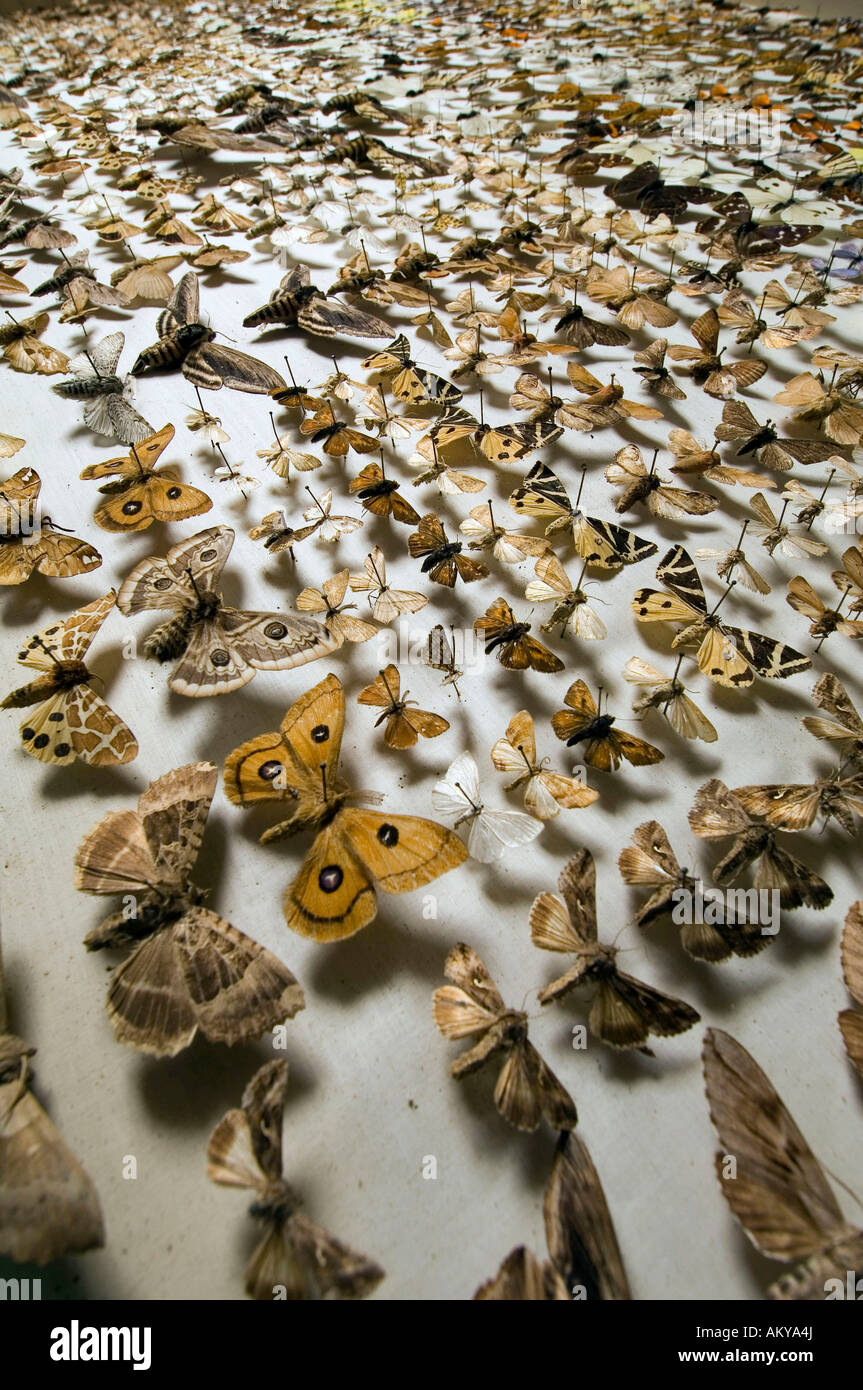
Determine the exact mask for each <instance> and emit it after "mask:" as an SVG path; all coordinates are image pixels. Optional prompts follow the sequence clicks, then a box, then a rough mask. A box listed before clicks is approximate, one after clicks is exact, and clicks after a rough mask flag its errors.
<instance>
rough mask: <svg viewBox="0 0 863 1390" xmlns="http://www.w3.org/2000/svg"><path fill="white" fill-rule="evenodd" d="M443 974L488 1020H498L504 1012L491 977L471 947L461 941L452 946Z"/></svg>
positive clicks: (501, 1001)
mask: <svg viewBox="0 0 863 1390" xmlns="http://www.w3.org/2000/svg"><path fill="white" fill-rule="evenodd" d="M444 974H445V976H446V978H447V979H448V980H449V981H450V982H451V983H452V984H453V985H455V986H456V987H457V988H458V989H460V990H462V991H463V992H464V993H465V994H466V995H467V996H468V997H469V998H470V999H472V1000H473V1001H474V1003H475V1004H476V1005H477V1006H478V1007H479V1008H480V1009H482V1010H483V1011H484V1012H485V1013H486V1014H487V1015H488V1016H489V1017H490V1018H492V1019H496V1018H499V1017H500V1015H501V1014H503V1013H505V1012H506V1005H505V1004H504V1002H503V999H502V998H501V996H500V994H499V993H498V991H497V988H496V986H495V983H494V981H493V980H492V978H491V975H490V974H489V972H488V970H487V969H486V966H485V965H484V964H483V962H482V961H481V960H480V958H479V956H478V955H477V953H476V951H475V950H474V949H473V947H472V946H467V945H465V943H464V942H463V941H460V942H459V943H458V944H457V945H456V946H453V948H452V950H451V951H450V953H449V955H448V956H447V958H446V962H445V964H444Z"/></svg>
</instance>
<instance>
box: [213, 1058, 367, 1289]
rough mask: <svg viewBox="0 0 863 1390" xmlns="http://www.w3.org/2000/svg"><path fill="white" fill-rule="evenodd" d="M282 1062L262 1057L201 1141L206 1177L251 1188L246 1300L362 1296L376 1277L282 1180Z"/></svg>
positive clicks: (284, 1069)
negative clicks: (253, 1242)
mask: <svg viewBox="0 0 863 1390" xmlns="http://www.w3.org/2000/svg"><path fill="white" fill-rule="evenodd" d="M287 1087H288V1064H287V1062H286V1061H284V1060H281V1061H277V1062H267V1063H266V1064H265V1065H264V1066H263V1067H261V1069H260V1071H257V1072H256V1073H255V1075H254V1076H253V1077H252V1079H251V1081H250V1082H249V1084H248V1085H247V1087H246V1089H245V1091H244V1092H243V1100H242V1106H241V1108H240V1109H236V1110H229V1111H228V1113H227V1115H225V1116H224V1118H223V1119H221V1120H220V1121H219V1123H218V1124H217V1125H216V1128H215V1129H214V1130H213V1133H212V1134H211V1135H210V1142H209V1145H208V1146H207V1177H208V1178H210V1179H211V1181H212V1182H215V1183H218V1184H219V1185H220V1186H222V1187H239V1188H243V1189H246V1190H248V1191H251V1192H253V1193H254V1198H255V1200H254V1202H253V1203H252V1206H251V1207H250V1208H249V1215H250V1216H252V1217H253V1218H254V1220H255V1221H259V1222H261V1223H262V1225H263V1227H264V1236H263V1239H262V1240H261V1242H260V1244H259V1245H258V1246H257V1248H256V1249H255V1250H254V1252H253V1254H252V1256H251V1259H250V1260H249V1263H248V1264H247V1266H246V1276H245V1278H246V1293H247V1294H248V1295H249V1297H250V1298H255V1299H261V1300H267V1299H290V1300H292V1301H294V1300H303V1299H317V1298H324V1297H326V1295H327V1294H330V1293H331V1294H334V1295H335V1296H336V1297H337V1298H364V1297H365V1296H366V1295H367V1294H370V1293H371V1292H372V1291H373V1290H374V1289H375V1288H376V1287H377V1285H378V1284H379V1283H380V1281H381V1280H382V1279H383V1277H384V1271H383V1270H382V1269H381V1268H380V1266H379V1265H376V1264H375V1263H374V1261H373V1260H370V1259H368V1258H367V1257H366V1256H365V1255H360V1254H359V1253H358V1252H357V1251H356V1250H352V1249H351V1248H350V1246H348V1245H344V1244H343V1243H342V1241H340V1240H336V1238H335V1236H331V1235H330V1234H329V1232H328V1231H325V1230H324V1229H323V1227H321V1226H316V1225H315V1224H314V1222H312V1221H310V1220H309V1218H308V1217H307V1216H305V1215H304V1214H303V1213H302V1211H301V1210H300V1198H299V1197H298V1196H297V1194H296V1192H295V1191H294V1190H293V1188H292V1187H291V1186H290V1185H289V1183H288V1182H287V1180H286V1179H285V1177H284V1171H283V1166H282V1112H283V1109H284V1103H285V1092H286V1091H287Z"/></svg>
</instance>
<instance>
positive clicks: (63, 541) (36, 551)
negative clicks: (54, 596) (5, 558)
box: [25, 529, 102, 579]
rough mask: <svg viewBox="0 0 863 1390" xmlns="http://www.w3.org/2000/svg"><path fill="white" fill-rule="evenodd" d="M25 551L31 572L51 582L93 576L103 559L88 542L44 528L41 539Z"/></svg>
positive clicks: (38, 538)
mask: <svg viewBox="0 0 863 1390" xmlns="http://www.w3.org/2000/svg"><path fill="white" fill-rule="evenodd" d="M25 550H26V552H27V565H28V571H27V572H28V573H29V572H30V570H31V569H36V570H38V571H39V573H40V574H46V575H48V576H49V577H50V578H51V579H68V578H69V577H70V576H71V575H73V574H89V573H90V571H91V570H94V569H98V568H99V566H100V565H101V563H102V556H101V555H100V554H99V552H98V550H97V549H96V548H95V546H92V545H90V543H89V542H88V541H82V540H79V539H78V537H77V536H63V535H61V534H60V533H59V532H57V531H51V530H50V529H43V531H42V533H41V535H40V536H38V537H37V538H36V539H35V540H33V541H32V542H31V543H30V544H29V545H27V546H25Z"/></svg>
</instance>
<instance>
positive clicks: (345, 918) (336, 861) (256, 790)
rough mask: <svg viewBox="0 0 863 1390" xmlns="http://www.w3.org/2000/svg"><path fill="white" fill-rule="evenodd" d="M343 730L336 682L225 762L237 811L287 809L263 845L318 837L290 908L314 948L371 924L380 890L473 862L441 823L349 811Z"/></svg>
mask: <svg viewBox="0 0 863 1390" xmlns="http://www.w3.org/2000/svg"><path fill="white" fill-rule="evenodd" d="M344 723H345V695H344V690H343V688H342V684H341V681H340V680H339V679H338V678H337V677H336V676H333V675H329V676H327V677H325V679H324V680H322V681H321V682H320V683H319V684H318V685H316V686H314V687H313V688H312V689H311V690H309V691H307V692H306V694H305V695H303V696H301V697H300V699H298V700H297V701H295V703H294V704H293V705H292V706H291V708H290V709H289V710H288V712H287V714H286V715H285V717H284V719H283V720H282V723H281V727H280V729H279V730H278V731H277V732H274V733H269V734H261V735H260V736H259V737H258V738H254V739H250V740H249V741H248V742H246V743H244V744H241V745H240V747H239V748H235V749H234V751H233V753H231V754H230V755H229V757H228V759H227V761H226V763H225V792H226V795H227V797H228V800H229V801H230V802H232V804H233V805H235V806H242V807H249V806H254V805H257V804H259V803H260V802H275V803H277V804H282V805H283V806H286V807H287V810H288V815H287V818H286V819H285V820H283V821H281V822H280V823H279V824H277V825H274V826H272V827H271V828H270V829H269V830H266V831H265V832H264V834H263V835H262V836H261V843H262V844H269V843H271V842H272V841H274V840H277V839H282V838H284V837H286V836H292V835H295V834H297V833H298V832H299V831H301V830H307V829H314V830H315V831H316V832H317V833H316V835H315V839H314V842H313V844H312V846H311V848H310V849H309V850H308V852H307V853H306V856H305V859H304V861H303V865H302V868H301V869H300V872H299V873H298V874H297V876H296V878H295V879H294V881H293V882H292V883H291V884H290V885H289V887H288V888H287V890H286V892H285V895H284V900H283V906H284V913H285V920H286V922H287V924H288V926H289V927H290V928H291V930H292V931H295V932H298V933H299V934H300V935H301V936H308V937H312V938H313V939H314V940H316V941H340V940H342V939H343V938H345V937H348V936H353V934H354V933H355V932H357V931H359V930H360V929H361V928H362V927H365V926H367V925H368V923H369V922H371V921H373V920H374V918H375V916H376V914H377V894H376V889H377V888H380V889H381V890H382V891H383V892H385V893H406V892H410V891H411V890H413V889H415V888H420V887H422V886H423V885H424V884H426V883H431V881H432V880H433V879H436V878H438V877H439V876H440V875H441V874H443V873H446V872H447V871H448V870H450V869H454V868H456V867H457V866H458V865H459V864H461V863H463V862H464V860H465V859H466V858H467V850H466V849H465V846H464V845H463V844H462V842H461V840H460V839H459V838H458V836H457V835H454V834H453V833H452V831H450V830H447V829H445V827H444V826H442V825H438V824H437V823H436V822H435V821H431V820H424V819H423V818H421V817H420V816H395V815H389V814H384V813H382V812H380V811H374V810H365V809H360V808H354V807H350V806H349V805H348V801H349V800H350V798H351V797H352V796H353V795H355V794H354V793H352V792H351V791H350V789H349V788H348V786H347V784H346V783H345V782H344V780H343V779H342V778H341V776H340V775H339V753H340V750H341V742H342V734H343V731H344Z"/></svg>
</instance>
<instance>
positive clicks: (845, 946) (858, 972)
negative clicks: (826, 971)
mask: <svg viewBox="0 0 863 1390" xmlns="http://www.w3.org/2000/svg"><path fill="white" fill-rule="evenodd" d="M842 976H843V978H844V980H845V984H846V986H847V988H848V993H849V994H850V995H851V997H852V998H853V999H854V1000H855V1001H856V1003H858V1004H860V1005H863V903H860V902H856V903H852V904H851V907H850V908H849V909H848V915H847V917H846V918H845V927H844V929H843V932H842Z"/></svg>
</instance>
